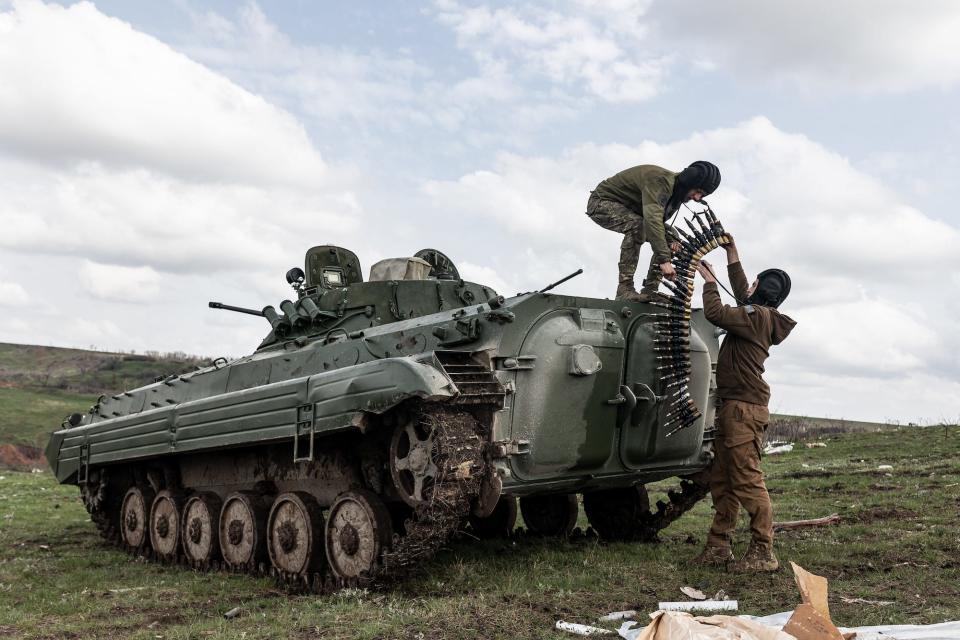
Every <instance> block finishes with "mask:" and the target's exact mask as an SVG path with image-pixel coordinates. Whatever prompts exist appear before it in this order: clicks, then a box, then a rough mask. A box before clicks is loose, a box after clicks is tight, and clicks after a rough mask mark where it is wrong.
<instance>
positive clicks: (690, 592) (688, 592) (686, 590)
mask: <svg viewBox="0 0 960 640" xmlns="http://www.w3.org/2000/svg"><path fill="white" fill-rule="evenodd" d="M680 593H682V594H683V595H685V596H687V597H688V598H691V599H692V600H706V599H707V594H705V593H704V592H703V591H700V589H694V588H693V587H680Z"/></svg>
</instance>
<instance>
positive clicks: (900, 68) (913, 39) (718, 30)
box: [614, 0, 960, 92]
mask: <svg viewBox="0 0 960 640" xmlns="http://www.w3.org/2000/svg"><path fill="white" fill-rule="evenodd" d="M650 14H651V15H653V16H655V17H656V20H657V22H658V23H659V27H660V28H659V32H661V33H669V34H672V35H674V36H675V37H676V39H677V40H678V41H679V42H680V43H681V46H682V48H683V49H684V50H685V51H686V52H688V54H689V53H693V54H694V55H696V56H702V57H703V58H704V59H707V60H711V61H714V62H716V63H717V64H718V65H719V66H721V67H723V68H725V69H726V70H728V71H729V72H730V73H732V74H734V75H736V76H743V77H748V78H751V79H752V80H755V81H758V82H769V81H770V80H775V81H781V82H785V83H789V84H793V85H795V86H799V87H800V88H802V89H804V90H809V91H815V90H821V89H831V90H840V91H845V90H849V89H854V90H861V91H868V92H876V91H880V92H895V91H908V90H914V89H920V88H926V87H935V88H936V87H940V88H944V87H953V86H956V85H957V84H958V82H960V55H958V54H960V50H958V45H957V39H956V34H957V33H958V31H960V4H958V3H956V2H953V1H952V0H930V1H929V2H921V3H909V2H899V1H897V0H883V1H879V2H878V1H876V0H848V1H847V2H841V3H837V2H830V1H829V0H810V1H807V2H768V1H766V0H734V1H731V2H700V1H698V0H670V1H669V2H665V1H663V0H661V1H660V2H658V3H656V4H655V5H654V7H653V8H652V9H651V11H650ZM614 19H616V18H614Z"/></svg>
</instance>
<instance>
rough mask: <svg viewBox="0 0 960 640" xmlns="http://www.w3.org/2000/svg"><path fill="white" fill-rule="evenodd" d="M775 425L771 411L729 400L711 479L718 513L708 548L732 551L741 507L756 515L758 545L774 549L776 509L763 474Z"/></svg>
mask: <svg viewBox="0 0 960 640" xmlns="http://www.w3.org/2000/svg"><path fill="white" fill-rule="evenodd" d="M769 421H770V411H769V410H768V409H767V407H765V406H763V405H759V404H751V403H749V402H741V401H739V400H724V401H723V405H722V406H721V407H720V410H719V411H718V412H717V436H716V439H714V441H713V444H714V452H715V456H716V457H715V458H714V460H713V469H712V471H711V474H710V494H711V496H712V497H713V508H714V510H715V513H714V516H713V524H712V525H711V526H710V534H709V535H708V536H707V546H711V547H729V546H730V542H731V540H732V538H733V531H734V529H735V528H736V526H737V516H738V515H739V514H740V505H743V508H744V509H746V511H747V513H749V514H750V534H751V536H752V540H753V543H754V544H757V545H762V546H766V547H767V548H769V547H771V546H772V544H773V505H772V504H771V503H770V494H769V493H767V486H766V484H764V482H763V472H762V471H760V451H761V446H762V445H761V442H762V440H763V433H764V431H766V429H767V423H768V422H769Z"/></svg>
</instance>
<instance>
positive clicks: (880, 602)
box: [840, 596, 896, 607]
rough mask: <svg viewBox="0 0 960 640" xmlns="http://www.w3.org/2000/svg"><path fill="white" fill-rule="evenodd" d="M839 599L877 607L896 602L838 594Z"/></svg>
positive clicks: (848, 602)
mask: <svg viewBox="0 0 960 640" xmlns="http://www.w3.org/2000/svg"><path fill="white" fill-rule="evenodd" d="M840 600H842V601H843V602H845V603H847V604H872V605H875V606H878V607H886V606H889V605H891V604H896V602H894V601H893V600H867V599H866V598H848V597H846V596H840Z"/></svg>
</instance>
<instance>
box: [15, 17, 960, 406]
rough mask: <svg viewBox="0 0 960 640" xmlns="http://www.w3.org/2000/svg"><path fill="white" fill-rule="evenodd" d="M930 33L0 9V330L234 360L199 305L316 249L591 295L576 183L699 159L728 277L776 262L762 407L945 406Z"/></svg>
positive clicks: (274, 292)
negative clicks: (719, 225) (778, 304)
mask: <svg viewBox="0 0 960 640" xmlns="http://www.w3.org/2000/svg"><path fill="white" fill-rule="evenodd" d="M958 32H960V3H957V2H954V1H952V0H929V1H928V2H924V3H919V4H918V3H913V2H907V1H906V0H848V1H847V2H844V3H841V4H837V3H834V2H827V1H826V0H810V1H808V2H802V3H801V2H790V3H771V2H768V1H766V0H731V1H730V2H724V3H717V2H694V1H692V0H669V1H668V0H554V1H551V2H536V1H533V2H523V3H516V4H512V5H511V4H503V3H483V2H475V1H469V2H468V1H466V0H463V1H460V0H437V1H436V2H432V3H431V2H424V3H421V4H417V3H413V2H409V3H382V2H351V3H341V2H323V3H318V2H307V1H306V0H299V1H296V0H291V1H289V2H283V3H267V2H261V3H254V2H249V3H233V2H226V1H210V2H204V1H200V0H178V1H174V2H168V3H160V2H152V1H150V2H148V1H146V0H144V1H141V2H130V1H128V0H109V1H105V2H97V3H95V4H94V3H89V2H79V3H69V2H66V3H63V4H45V3H42V2H39V1H23V2H19V1H18V2H8V1H7V0H0V78H2V82H0V341H6V342H22V343H40V344H49V345H58V346H75V347H89V346H91V345H93V346H96V347H97V348H100V349H124V350H129V349H136V350H138V351H143V350H148V349H152V350H160V351H172V350H181V351H187V352H190V353H195V354H201V355H208V356H217V355H231V356H236V355H242V354H244V353H246V352H248V351H250V350H251V349H252V348H253V347H254V346H255V345H256V343H257V342H258V341H259V339H260V338H261V337H262V335H263V334H264V333H265V331H264V329H265V323H263V322H260V321H258V320H257V319H256V318H252V317H248V316H239V315H234V314H228V313H225V312H217V311H213V310H209V309H207V308H206V303H207V301H208V300H221V301H224V302H229V303H233V304H237V305H242V306H250V307H260V306H262V305H264V304H276V303H277V302H279V300H281V299H283V298H285V297H288V293H289V289H288V288H287V286H286V284H285V282H284V280H283V274H284V272H285V271H286V269H287V268H289V267H291V266H295V265H297V264H300V263H302V257H303V253H304V251H305V250H306V249H307V248H308V247H310V246H312V245H316V244H327V243H331V244H340V245H343V246H346V247H349V248H351V249H353V250H354V251H356V252H357V254H358V255H359V256H360V259H361V262H362V264H363V265H365V267H367V268H368V267H369V265H370V264H372V263H373V262H375V261H377V260H380V259H382V258H386V257H394V256H399V255H411V254H413V253H414V252H415V251H417V250H419V249H421V248H425V247H428V246H429V247H435V248H438V249H441V250H443V251H445V252H446V253H447V254H448V255H450V256H451V257H452V258H453V259H454V261H455V262H457V263H458V265H459V266H460V269H461V272H462V273H463V274H464V275H465V276H466V277H468V278H469V279H472V280H476V281H480V282H484V283H487V284H490V285H492V286H494V287H495V288H497V289H498V290H499V291H500V292H501V293H505V294H507V295H511V294H513V293H515V292H517V291H527V290H530V289H533V288H536V287H540V286H543V285H545V284H546V283H548V282H551V281H553V280H556V279H558V278H559V277H561V276H563V275H565V274H567V273H569V272H570V271H573V270H574V269H576V268H578V267H583V268H584V270H585V273H584V275H582V276H580V277H579V278H577V279H575V280H573V281H571V282H570V283H568V284H566V285H564V287H563V289H562V291H564V292H567V293H575V294H580V295H589V296H598V297H612V295H613V290H614V288H615V285H616V262H617V254H618V247H619V240H620V237H619V236H617V235H616V234H614V233H611V232H609V231H605V230H603V229H601V228H600V227H598V226H596V225H594V224H592V223H591V222H590V221H589V220H588V219H587V218H586V217H585V216H584V209H585V202H586V198H587V195H588V192H589V191H590V189H592V188H593V187H594V186H595V185H596V183H597V182H599V181H600V180H601V179H603V178H605V177H607V176H609V175H612V174H613V173H616V172H617V171H619V170H621V169H624V168H626V167H629V166H632V165H635V164H642V163H653V164H660V165H662V166H666V167H669V168H672V169H674V170H679V169H681V168H683V167H684V166H686V165H687V164H689V163H690V162H692V161H694V160H697V159H707V160H711V161H713V162H714V163H716V164H717V165H719V166H720V168H721V170H722V172H723V184H722V186H721V188H720V189H719V190H718V191H717V193H716V194H714V196H713V197H712V198H711V203H712V205H713V207H714V209H715V210H716V211H717V212H718V213H719V215H720V216H721V218H722V219H723V220H724V222H725V223H726V226H727V228H728V229H730V230H731V231H732V232H733V233H734V234H735V235H736V237H737V239H738V244H739V245H740V253H741V257H742V259H743V262H744V266H745V267H746V269H747V272H748V274H751V273H756V272H757V271H759V270H761V269H763V268H766V267H769V266H779V267H781V268H784V269H786V270H787V271H788V272H790V274H791V275H792V277H793V282H794V284H793V293H792V295H791V298H790V299H789V300H788V302H787V303H786V304H785V305H784V307H783V309H782V310H783V311H784V312H785V313H787V314H789V315H791V316H792V317H794V318H795V319H796V320H797V321H798V322H799V324H798V326H797V329H796V331H795V332H794V334H793V335H792V336H791V337H790V339H789V340H788V341H787V342H785V343H784V344H783V345H782V346H780V347H777V348H775V349H774V351H773V357H772V358H771V360H770V361H769V366H768V380H769V381H770V382H771V383H772V386H773V389H774V394H773V399H772V401H771V408H772V409H774V410H775V411H780V412H784V413H795V414H805V415H816V416H829V417H835V418H840V417H844V418H849V419H870V420H899V421H903V422H907V421H917V422H937V421H940V420H944V419H947V420H956V419H957V418H958V417H960V357H958V355H957V354H958V353H960V321H958V318H960V295H958V294H960V249H958V247H960V213H958V207H960V205H958V203H960V181H958V180H957V176H958V174H960V148H958V140H960V109H958V107H960V99H958V98H960V44H958V40H957V38H956V34H957V33H958ZM647 251H648V250H646V249H645V252H644V255H643V256H642V258H641V259H642V261H645V260H646V259H647V256H648V255H649V254H648V253H647ZM712 260H713V261H714V262H715V263H720V264H722V263H723V262H724V260H723V257H722V252H718V254H717V255H714V256H712Z"/></svg>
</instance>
